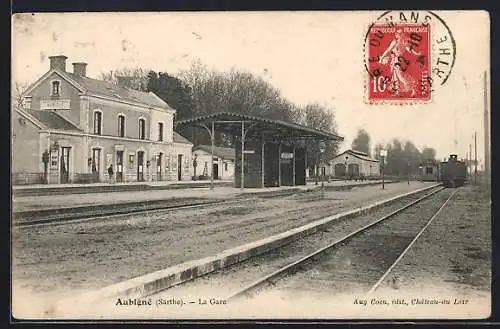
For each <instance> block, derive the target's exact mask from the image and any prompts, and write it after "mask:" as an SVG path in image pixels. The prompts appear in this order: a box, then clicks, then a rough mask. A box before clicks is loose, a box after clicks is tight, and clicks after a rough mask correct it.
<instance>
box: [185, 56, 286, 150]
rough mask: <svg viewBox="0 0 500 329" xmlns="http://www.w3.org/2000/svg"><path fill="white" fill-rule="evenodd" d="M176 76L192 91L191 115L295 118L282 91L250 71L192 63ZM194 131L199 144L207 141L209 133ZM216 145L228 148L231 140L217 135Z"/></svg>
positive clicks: (274, 118)
mask: <svg viewBox="0 0 500 329" xmlns="http://www.w3.org/2000/svg"><path fill="white" fill-rule="evenodd" d="M177 77H178V78H179V79H181V80H182V81H183V82H184V83H185V84H186V85H188V86H189V87H190V88H191V93H192V98H193V103H194V106H193V113H192V114H193V116H201V115H207V114H211V113H217V112H231V113H241V114H247V115H254V116H259V117H264V118H268V119H273V120H282V121H288V122H293V120H294V119H295V117H294V115H295V113H294V109H295V106H294V105H293V104H292V103H291V102H289V101H288V100H287V99H285V98H284V97H283V96H282V95H281V91H280V90H279V89H277V88H275V87H273V86H272V85H271V84H270V83H269V82H268V81H265V80H264V79H262V78H261V77H258V76H255V75H253V74H252V73H250V72H247V71H243V70H237V69H231V70H229V71H225V72H221V71H216V70H209V69H208V68H207V67H206V66H204V65H202V64H201V63H200V62H195V63H194V64H193V65H192V66H191V68H190V69H188V70H185V71H182V72H180V73H179V75H178V76H177ZM197 132H199V133H198V134H196V135H197V136H198V137H197V138H200V142H202V143H209V142H210V139H209V136H208V133H206V132H205V131H204V130H197ZM215 143H216V144H218V145H225V146H229V145H232V138H231V137H230V136H226V135H225V134H223V133H218V134H217V136H215Z"/></svg>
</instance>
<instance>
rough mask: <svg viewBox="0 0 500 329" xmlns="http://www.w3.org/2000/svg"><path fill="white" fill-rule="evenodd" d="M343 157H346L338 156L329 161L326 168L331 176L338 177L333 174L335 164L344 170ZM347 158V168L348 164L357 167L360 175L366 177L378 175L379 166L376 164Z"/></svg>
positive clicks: (351, 157) (349, 156)
mask: <svg viewBox="0 0 500 329" xmlns="http://www.w3.org/2000/svg"><path fill="white" fill-rule="evenodd" d="M345 157H346V155H341V156H338V157H336V158H334V159H333V160H331V161H330V163H329V166H328V173H329V174H330V175H331V176H338V175H336V172H335V166H336V165H337V164H338V165H342V166H344V168H345V164H346V160H345ZM347 157H348V159H347V166H349V165H350V164H356V165H358V166H359V173H360V174H363V175H364V176H366V177H368V176H378V175H380V164H379V163H378V162H373V161H366V160H363V159H360V158H357V157H354V156H352V155H347ZM370 166H371V167H370Z"/></svg>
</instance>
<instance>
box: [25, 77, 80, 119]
mask: <svg viewBox="0 0 500 329" xmlns="http://www.w3.org/2000/svg"><path fill="white" fill-rule="evenodd" d="M53 81H59V82H60V92H59V97H54V96H51V90H52V82H53ZM27 96H31V103H30V104H31V105H30V106H29V109H33V110H38V109H40V103H41V101H42V100H64V99H69V100H70V108H71V109H70V110H58V111H57V114H59V115H60V116H62V117H64V118H65V119H66V120H68V121H69V122H71V123H73V124H74V125H76V126H80V125H81V123H80V118H81V113H80V91H79V90H78V89H77V88H76V87H75V86H73V85H72V84H70V83H68V82H67V81H66V80H64V79H63V78H61V76H60V75H59V74H57V73H55V72H54V73H52V74H51V75H50V76H48V77H47V79H45V80H43V81H42V82H41V83H40V84H39V85H38V86H37V87H36V88H34V89H33V90H32V91H31V92H30V93H29V94H28V95H27Z"/></svg>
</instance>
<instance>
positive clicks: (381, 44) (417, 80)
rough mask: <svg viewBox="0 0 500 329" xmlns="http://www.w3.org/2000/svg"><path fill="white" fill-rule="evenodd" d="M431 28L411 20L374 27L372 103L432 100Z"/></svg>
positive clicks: (370, 51) (370, 55)
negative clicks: (410, 21) (409, 21)
mask: <svg viewBox="0 0 500 329" xmlns="http://www.w3.org/2000/svg"><path fill="white" fill-rule="evenodd" d="M430 28H431V26H430V25H424V24H411V23H410V24H408V23H397V24H374V25H372V26H371V27H370V30H369V31H368V35H367V48H368V49H367V52H368V75H369V76H368V80H367V83H368V86H367V89H368V99H369V101H370V102H379V101H428V100H430V98H431V79H430V74H431V73H432V72H430V51H431V49H430V48H431V46H430V32H431V31H430Z"/></svg>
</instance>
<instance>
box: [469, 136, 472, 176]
mask: <svg viewBox="0 0 500 329" xmlns="http://www.w3.org/2000/svg"><path fill="white" fill-rule="evenodd" d="M469 179H470V183H471V184H472V144H469Z"/></svg>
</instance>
